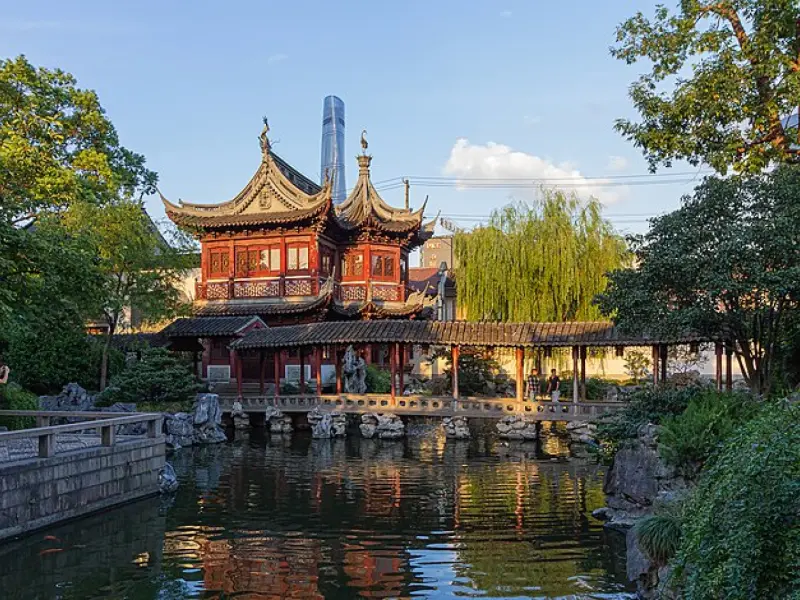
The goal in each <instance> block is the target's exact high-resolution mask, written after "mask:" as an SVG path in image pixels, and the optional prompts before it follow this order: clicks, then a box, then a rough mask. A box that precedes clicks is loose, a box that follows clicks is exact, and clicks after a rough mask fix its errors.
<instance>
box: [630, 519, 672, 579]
mask: <svg viewBox="0 0 800 600" xmlns="http://www.w3.org/2000/svg"><path fill="white" fill-rule="evenodd" d="M634 529H635V533H636V540H637V541H638V542H639V546H640V547H641V549H642V550H643V551H644V553H645V554H646V555H647V556H648V557H649V558H650V560H652V561H653V562H654V563H656V564H657V565H659V566H664V565H666V564H667V563H668V562H669V561H670V560H671V559H672V557H673V556H675V554H676V553H677V552H678V548H679V547H680V543H681V522H680V519H679V518H678V517H677V516H676V515H674V514H663V515H651V516H649V517H645V518H643V519H641V520H640V521H638V522H637V523H636V525H635V526H634Z"/></svg>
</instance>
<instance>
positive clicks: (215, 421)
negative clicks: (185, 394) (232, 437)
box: [192, 394, 228, 444]
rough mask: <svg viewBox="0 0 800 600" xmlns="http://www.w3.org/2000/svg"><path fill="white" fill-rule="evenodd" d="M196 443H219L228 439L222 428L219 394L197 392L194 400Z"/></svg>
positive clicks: (193, 420)
mask: <svg viewBox="0 0 800 600" xmlns="http://www.w3.org/2000/svg"><path fill="white" fill-rule="evenodd" d="M192 424H193V425H194V443H195V444H218V443H220V442H225V441H227V439H228V438H227V437H226V436H225V432H224V431H223V429H222V408H221V407H220V405H219V396H218V395H217V394H197V398H195V401H194V415H193V419H192Z"/></svg>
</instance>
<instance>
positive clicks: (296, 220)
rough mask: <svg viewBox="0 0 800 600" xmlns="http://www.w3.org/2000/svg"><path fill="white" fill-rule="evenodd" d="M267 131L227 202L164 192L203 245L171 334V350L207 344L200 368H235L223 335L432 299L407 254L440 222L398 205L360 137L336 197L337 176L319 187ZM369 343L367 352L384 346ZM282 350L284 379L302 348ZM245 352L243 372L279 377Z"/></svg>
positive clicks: (373, 314)
mask: <svg viewBox="0 0 800 600" xmlns="http://www.w3.org/2000/svg"><path fill="white" fill-rule="evenodd" d="M268 131H269V129H268V127H267V126H266V125H265V127H264V131H263V132H262V134H261V164H260V165H259V167H258V170H257V171H256V173H255V174H254V175H253V177H252V178H251V179H250V181H249V182H248V183H247V184H246V185H245V187H244V189H243V190H242V191H241V192H240V193H239V194H238V195H236V196H235V197H234V198H233V199H232V200H229V201H227V202H222V203H220V204H190V203H188V202H179V203H178V204H173V203H172V202H170V201H169V200H167V199H166V198H164V197H163V196H162V201H163V203H164V207H165V210H166V213H167V215H168V216H169V218H170V219H172V221H174V222H175V223H176V224H177V225H178V226H180V227H182V228H184V229H186V230H189V231H191V232H193V233H194V235H195V236H196V237H197V238H198V239H199V241H200V245H201V277H200V280H199V281H198V282H197V284H196V300H195V305H194V314H195V317H194V318H190V319H181V320H179V321H177V322H176V323H173V324H172V325H170V326H169V327H167V329H166V330H165V331H164V333H165V335H167V336H168V337H169V338H170V339H171V341H172V346H173V347H174V348H176V349H192V350H200V349H201V348H202V355H203V372H202V373H203V376H204V377H208V376H209V375H211V377H212V378H217V379H221V380H224V379H226V378H227V379H229V378H230V377H231V376H232V375H233V376H235V374H236V373H237V369H238V368H239V367H240V366H239V365H237V364H236V362H235V361H236V359H235V357H234V356H233V354H231V353H230V352H229V349H228V344H229V343H230V342H231V341H233V340H234V339H236V338H237V337H241V336H242V335H244V334H245V333H247V331H248V330H250V329H252V328H258V327H263V326H268V327H275V326H280V325H286V324H299V323H309V322H318V321H344V320H361V319H416V318H425V317H426V316H428V315H429V314H430V313H431V301H430V300H429V299H426V295H425V293H424V292H415V291H414V290H412V289H411V288H409V281H408V271H409V269H408V258H409V253H410V252H411V251H412V250H414V249H415V248H417V247H419V246H420V245H421V244H423V243H424V242H425V240H427V239H428V238H430V237H431V236H432V235H433V225H434V221H435V220H434V221H431V222H428V223H425V222H424V221H423V212H424V210H425V205H424V204H423V206H422V207H420V208H419V209H418V210H416V211H412V210H411V209H409V208H394V207H392V206H389V205H388V204H387V203H386V202H385V201H384V200H383V199H382V198H381V197H380V195H379V194H378V192H377V191H376V190H375V187H374V186H373V184H372V181H371V180H370V163H371V161H372V157H371V156H369V155H367V153H366V149H367V148H366V141H364V140H362V146H363V148H364V153H363V154H362V155H361V156H358V158H357V160H358V166H359V172H358V180H357V182H356V184H355V187H354V188H353V191H352V192H351V193H350V195H349V196H348V197H347V199H346V200H345V201H344V202H342V203H341V204H339V205H334V204H333V202H332V196H331V192H332V186H331V185H330V182H326V183H325V184H324V185H322V186H320V185H317V184H316V183H314V182H313V181H312V180H310V179H309V178H308V177H305V176H304V175H302V174H301V173H300V172H298V171H297V170H295V169H294V168H293V167H291V166H290V165H289V164H288V163H287V162H286V161H284V160H283V159H282V158H281V157H280V156H278V155H277V154H276V153H275V152H273V150H272V147H271V145H270V141H269V138H268V137H267V134H268ZM242 317H251V318H253V319H256V320H245V321H243V320H242ZM234 319H237V320H234ZM245 323H246V325H244V324H245ZM209 332H211V334H209ZM374 350H375V351H376V354H375V356H367V357H366V358H367V360H374V359H377V358H378V357H379V356H380V353H379V352H378V350H377V349H374ZM370 353H372V350H371V351H370ZM282 358H283V360H282V361H281V363H280V364H281V365H282V366H284V367H285V368H286V371H285V373H284V374H283V375H284V377H286V376H289V373H290V371H289V369H291V368H292V367H293V366H294V368H298V367H299V364H300V357H298V356H292V355H286V356H284V357H282ZM332 361H333V358H332V357H325V358H324V359H323V360H322V361H317V360H310V361H308V364H307V365H306V366H304V373H303V378H304V379H306V380H308V379H310V378H311V377H313V376H314V374H313V372H312V371H315V370H316V369H318V368H319V365H317V364H316V363H317V362H323V363H330V364H332ZM242 362H243V364H242V365H241V369H242V373H243V380H244V381H248V380H251V381H259V380H261V381H263V378H264V376H265V375H266V376H267V378H268V380H269V381H271V380H272V377H273V376H274V371H273V368H272V366H271V365H265V364H264V361H260V362H259V361H258V359H257V358H255V359H253V360H252V364H250V363H249V362H248V360H247V359H246V358H243V359H242ZM209 366H211V367H212V369H211V370H210V371H209V369H208V367H209ZM214 366H217V367H222V368H221V369H213V367H214ZM225 367H229V370H226V368H225ZM265 369H266V370H269V371H270V372H269V373H266V374H265V373H263V372H262V371H264V370H265Z"/></svg>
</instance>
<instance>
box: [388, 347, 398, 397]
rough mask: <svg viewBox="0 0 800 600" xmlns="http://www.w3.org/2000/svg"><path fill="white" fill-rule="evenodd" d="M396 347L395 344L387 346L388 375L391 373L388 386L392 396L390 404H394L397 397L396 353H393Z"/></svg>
mask: <svg viewBox="0 0 800 600" xmlns="http://www.w3.org/2000/svg"><path fill="white" fill-rule="evenodd" d="M396 349H397V346H396V345H395V344H391V345H390V346H389V373H391V376H392V377H391V385H390V386H389V393H390V394H391V396H392V404H394V403H395V399H396V397H397V382H396V377H397V353H396V352H395V351H396Z"/></svg>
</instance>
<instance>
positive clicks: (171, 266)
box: [63, 200, 193, 390]
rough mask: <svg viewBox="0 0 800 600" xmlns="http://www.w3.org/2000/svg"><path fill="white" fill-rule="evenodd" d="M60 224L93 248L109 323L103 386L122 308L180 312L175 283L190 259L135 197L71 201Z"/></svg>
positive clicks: (150, 316)
mask: <svg viewBox="0 0 800 600" xmlns="http://www.w3.org/2000/svg"><path fill="white" fill-rule="evenodd" d="M63 222H64V224H65V226H66V227H67V228H68V229H69V230H70V231H75V232H77V233H78V234H79V235H82V236H86V237H87V238H89V239H91V240H92V242H93V243H94V245H95V248H96V251H97V258H98V261H97V269H98V270H99V272H100V274H101V276H102V278H103V286H102V296H101V297H102V303H101V310H102V314H103V318H104V320H105V323H106V325H107V326H108V329H107V332H108V334H107V337H106V341H105V347H104V350H103V355H102V360H101V367H100V389H101V390H103V389H105V385H106V376H107V362H108V350H109V348H110V347H111V343H112V338H113V336H114V334H115V333H117V331H118V330H119V329H120V327H121V326H123V324H124V323H123V319H124V317H125V313H126V311H127V310H130V309H131V308H132V307H133V308H135V309H136V310H137V311H138V312H139V314H140V315H141V317H142V319H143V321H145V322H157V321H160V320H163V319H166V318H169V317H173V316H175V315H177V314H179V313H181V312H182V311H183V310H184V309H185V308H186V307H185V306H184V303H183V302H182V300H181V297H180V291H179V289H178V285H179V282H180V278H181V275H182V272H183V271H185V270H186V269H188V268H190V266H191V264H192V260H193V259H192V256H191V255H190V254H189V253H188V252H187V248H182V247H179V248H175V247H173V246H172V245H170V244H169V243H167V242H166V241H165V240H164V238H163V237H162V236H161V234H160V233H159V232H158V230H157V229H156V228H155V226H154V225H153V222H152V221H151V220H150V218H149V217H148V216H147V214H146V213H145V212H144V209H143V207H142V206H141V204H140V203H139V202H137V201H133V200H121V201H117V202H114V203H109V204H107V205H105V206H97V205H95V204H90V203H87V202H81V203H76V204H74V205H73V206H71V207H70V208H69V210H67V211H66V212H65V213H64V216H63Z"/></svg>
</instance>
